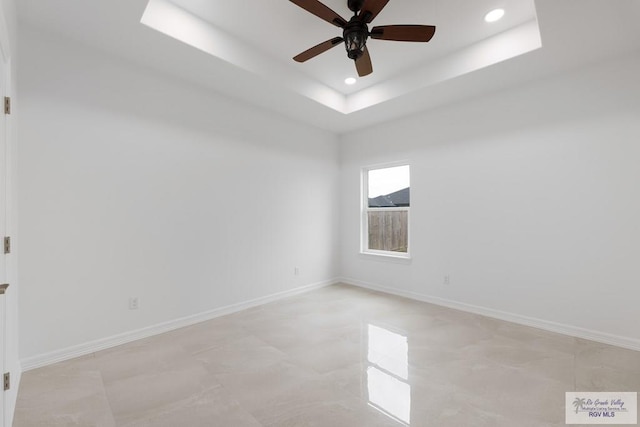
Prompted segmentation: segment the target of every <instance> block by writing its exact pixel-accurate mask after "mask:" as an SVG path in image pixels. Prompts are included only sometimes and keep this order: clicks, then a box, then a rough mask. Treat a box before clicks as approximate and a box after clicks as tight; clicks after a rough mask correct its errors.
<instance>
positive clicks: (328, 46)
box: [293, 37, 343, 62]
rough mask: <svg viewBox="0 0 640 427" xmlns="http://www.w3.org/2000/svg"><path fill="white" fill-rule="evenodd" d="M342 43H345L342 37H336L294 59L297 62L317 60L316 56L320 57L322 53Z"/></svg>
mask: <svg viewBox="0 0 640 427" xmlns="http://www.w3.org/2000/svg"><path fill="white" fill-rule="evenodd" d="M342 42H343V39H342V37H336V38H333V39H331V40H327V41H326V42H322V43H320V44H319V45H316V46H314V47H312V48H311V49H308V50H305V51H304V52H302V53H301V54H300V55H298V56H295V57H294V58H293V60H294V61H296V62H305V61H308V60H310V59H311V58H315V57H316V56H318V55H320V54H321V53H324V52H326V51H328V50H329V49H331V48H332V47H335V46H338V45H339V44H340V43H342Z"/></svg>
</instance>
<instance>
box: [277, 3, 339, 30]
mask: <svg viewBox="0 0 640 427" xmlns="http://www.w3.org/2000/svg"><path fill="white" fill-rule="evenodd" d="M290 1H291V3H294V4H297V5H298V6H300V7H301V8H303V9H304V10H306V11H307V12H309V13H312V14H314V15H316V16H317V17H318V18H320V19H324V20H325V21H327V22H328V23H330V24H333V25H335V26H336V27H340V28H344V27H345V26H346V25H347V21H345V20H344V18H342V17H341V16H340V15H338V14H337V13H336V12H334V11H333V10H331V9H329V7H327V6H325V5H324V4H322V3H320V2H319V1H318V0H290Z"/></svg>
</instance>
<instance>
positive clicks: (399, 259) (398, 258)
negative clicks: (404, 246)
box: [359, 252, 411, 264]
mask: <svg viewBox="0 0 640 427" xmlns="http://www.w3.org/2000/svg"><path fill="white" fill-rule="evenodd" d="M359 255H360V258H362V259H368V260H371V261H384V262H393V263H396V264H411V256H410V255H393V254H386V253H378V252H360V254H359Z"/></svg>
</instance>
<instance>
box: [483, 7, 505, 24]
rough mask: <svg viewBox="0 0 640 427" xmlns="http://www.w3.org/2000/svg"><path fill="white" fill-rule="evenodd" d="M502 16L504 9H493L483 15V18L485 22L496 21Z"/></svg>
mask: <svg viewBox="0 0 640 427" xmlns="http://www.w3.org/2000/svg"><path fill="white" fill-rule="evenodd" d="M503 16H504V9H494V10H492V11H491V12H489V13H487V14H486V15H485V16H484V20H485V21H487V22H496V21H499V20H501V19H502V17H503Z"/></svg>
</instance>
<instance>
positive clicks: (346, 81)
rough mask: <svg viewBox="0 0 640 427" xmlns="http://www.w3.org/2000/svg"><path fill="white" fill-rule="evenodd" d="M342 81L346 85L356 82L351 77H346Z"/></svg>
mask: <svg viewBox="0 0 640 427" xmlns="http://www.w3.org/2000/svg"><path fill="white" fill-rule="evenodd" d="M344 82H345V83H346V84H348V85H354V84H356V82H357V80H356V79H355V78H353V77H349V78H347V79H344Z"/></svg>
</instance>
